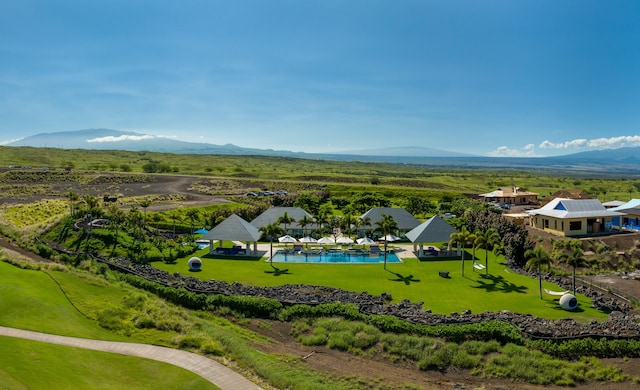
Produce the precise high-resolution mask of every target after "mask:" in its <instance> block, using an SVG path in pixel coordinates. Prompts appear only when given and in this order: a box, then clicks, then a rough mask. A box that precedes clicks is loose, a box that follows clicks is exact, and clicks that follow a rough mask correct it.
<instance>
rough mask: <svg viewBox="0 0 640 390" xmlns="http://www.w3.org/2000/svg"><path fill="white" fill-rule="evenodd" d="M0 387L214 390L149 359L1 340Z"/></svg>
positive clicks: (178, 371)
mask: <svg viewBox="0 0 640 390" xmlns="http://www.w3.org/2000/svg"><path fill="white" fill-rule="evenodd" d="M0 367H2V368H1V369H0V387H2V388H9V389H114V388H121V389H125V388H126V389H157V388H158V387H159V386H160V385H159V384H162V385H161V386H160V387H162V388H163V389H176V390H178V389H216V388H217V387H216V386H214V385H212V384H211V383H209V382H208V381H206V380H204V379H202V378H200V377H199V376H197V375H195V374H192V373H191V372H189V371H187V370H183V369H181V368H178V367H175V366H172V365H170V364H165V363H160V362H156V361H153V360H148V359H140V358H135V357H130V356H123V355H118V354H112V353H106V352H99V351H89V350H84V349H79V348H71V347H65V346H59V345H52V344H47V343H40V342H35V341H28V340H21V339H15V338H11V337H0Z"/></svg>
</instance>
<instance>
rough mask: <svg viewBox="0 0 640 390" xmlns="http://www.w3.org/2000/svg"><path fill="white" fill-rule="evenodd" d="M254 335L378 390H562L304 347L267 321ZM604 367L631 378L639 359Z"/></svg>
mask: <svg viewBox="0 0 640 390" xmlns="http://www.w3.org/2000/svg"><path fill="white" fill-rule="evenodd" d="M245 326H246V327H247V328H249V329H251V330H252V331H254V332H256V333H260V334H262V335H264V336H266V337H268V338H269V339H270V340H272V341H271V342H268V343H261V344H258V345H256V348H258V349H260V350H262V351H264V352H265V353H270V354H279V355H285V356H289V357H290V358H291V359H300V361H302V362H304V364H305V365H307V366H308V367H309V369H311V370H314V371H318V372H321V373H325V374H328V375H331V376H334V377H342V376H348V377H353V376H357V377H361V378H365V379H366V380H368V381H370V383H377V384H379V383H383V384H384V386H382V387H380V388H384V389H394V388H403V386H407V385H408V384H412V385H413V386H418V387H419V388H424V389H513V390H533V389H564V388H565V387H561V386H536V385H530V384H526V383H515V382H513V381H511V380H504V379H484V378H481V377H479V376H475V375H472V374H471V372H470V371H469V370H456V369H450V370H447V371H446V372H439V371H421V370H419V369H418V368H417V367H416V366H415V365H414V364H408V363H406V362H398V363H394V362H391V361H389V360H388V359H385V358H384V355H383V354H376V355H375V356H370V357H369V356H368V357H361V356H357V355H353V354H351V353H347V352H340V351H337V350H332V349H329V348H326V347H318V346H313V347H310V346H304V345H301V344H299V343H297V342H296V341H295V339H294V338H293V337H292V336H291V335H290V330H291V324H289V323H283V322H279V321H271V320H252V321H251V322H250V323H249V325H245ZM604 362H605V364H609V365H612V366H617V367H620V368H621V369H622V370H624V372H626V373H627V374H629V375H630V376H631V377H634V376H640V359H605V360H604ZM592 387H597V388H599V389H606V390H614V389H620V390H625V389H636V388H637V385H634V384H633V383H632V382H631V381H628V382H626V383H593V382H592V383H589V384H578V385H577V386H575V387H574V388H578V389H580V388H584V389H586V388H592Z"/></svg>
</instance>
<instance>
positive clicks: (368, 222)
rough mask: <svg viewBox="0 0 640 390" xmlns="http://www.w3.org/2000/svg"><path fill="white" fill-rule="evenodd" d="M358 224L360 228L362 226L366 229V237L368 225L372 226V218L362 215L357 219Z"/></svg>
mask: <svg viewBox="0 0 640 390" xmlns="http://www.w3.org/2000/svg"><path fill="white" fill-rule="evenodd" d="M356 226H357V227H358V228H360V227H363V228H364V230H365V232H364V236H365V237H366V236H367V233H366V230H367V229H366V228H367V226H369V227H371V218H369V217H364V218H362V217H360V218H358V219H356Z"/></svg>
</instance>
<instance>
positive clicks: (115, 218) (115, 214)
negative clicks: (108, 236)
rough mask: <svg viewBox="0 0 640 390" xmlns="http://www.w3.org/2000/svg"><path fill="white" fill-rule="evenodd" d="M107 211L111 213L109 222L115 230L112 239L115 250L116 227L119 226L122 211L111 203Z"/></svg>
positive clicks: (116, 239) (122, 214)
mask: <svg viewBox="0 0 640 390" xmlns="http://www.w3.org/2000/svg"><path fill="white" fill-rule="evenodd" d="M108 212H109V214H111V222H112V223H113V227H114V230H115V234H114V240H113V249H114V250H115V248H116V246H118V228H119V227H120V223H121V222H122V220H123V219H124V212H123V211H122V210H121V209H120V208H119V207H118V206H116V205H115V204H113V203H112V204H111V205H109V209H108Z"/></svg>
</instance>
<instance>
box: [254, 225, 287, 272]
mask: <svg viewBox="0 0 640 390" xmlns="http://www.w3.org/2000/svg"><path fill="white" fill-rule="evenodd" d="M259 230H260V231H261V232H262V233H263V234H264V235H265V236H267V237H268V238H269V249H270V251H271V255H270V257H269V263H271V262H272V261H273V238H274V237H278V236H279V235H281V234H282V232H283V230H282V228H281V227H280V224H279V223H278V222H273V223H270V224H268V225H265V226H262V227H261V228H260V229H259Z"/></svg>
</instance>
